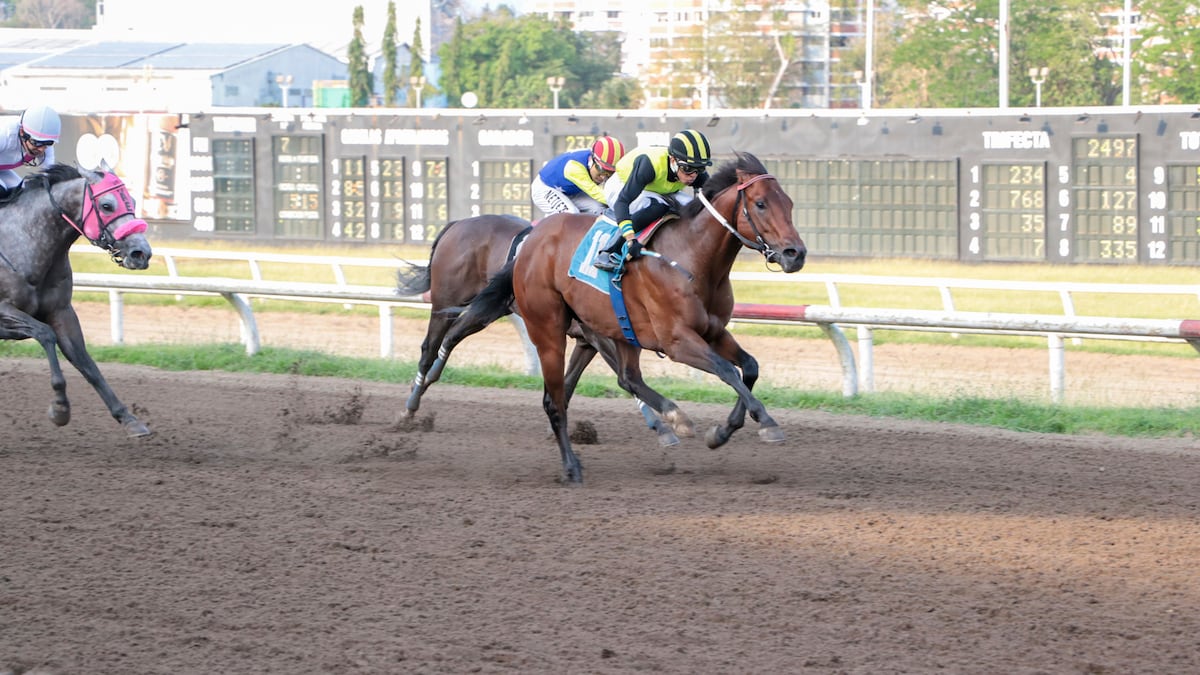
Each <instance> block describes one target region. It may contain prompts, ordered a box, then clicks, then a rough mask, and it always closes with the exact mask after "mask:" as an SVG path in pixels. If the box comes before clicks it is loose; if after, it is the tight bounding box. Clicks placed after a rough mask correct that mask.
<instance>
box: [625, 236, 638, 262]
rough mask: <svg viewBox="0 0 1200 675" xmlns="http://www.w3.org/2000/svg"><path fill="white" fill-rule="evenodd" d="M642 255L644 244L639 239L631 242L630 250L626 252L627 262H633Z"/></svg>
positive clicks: (635, 238)
mask: <svg viewBox="0 0 1200 675" xmlns="http://www.w3.org/2000/svg"><path fill="white" fill-rule="evenodd" d="M641 254H642V242H640V241H638V239H637V237H634V238H633V239H630V240H629V249H628V250H627V251H626V252H625V259H626V260H633V259H634V258H636V257H638V256H639V255H641Z"/></svg>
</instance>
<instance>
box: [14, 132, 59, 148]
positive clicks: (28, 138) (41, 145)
mask: <svg viewBox="0 0 1200 675" xmlns="http://www.w3.org/2000/svg"><path fill="white" fill-rule="evenodd" d="M20 136H21V140H22V141H25V142H26V143H30V144H32V145H33V146H34V147H35V148H48V147H50V146H51V145H54V141H39V140H38V139H36V138H34V137H33V136H30V135H29V134H27V133H25V132H24V131H22V132H21V134H20Z"/></svg>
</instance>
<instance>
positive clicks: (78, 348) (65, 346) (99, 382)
mask: <svg viewBox="0 0 1200 675" xmlns="http://www.w3.org/2000/svg"><path fill="white" fill-rule="evenodd" d="M50 327H51V328H53V329H54V334H55V336H57V337H58V348H59V349H61V350H62V353H63V356H66V357H67V360H68V361H70V362H71V364H72V365H74V366H75V368H76V370H78V371H79V372H80V373H81V374H82V375H83V379H85V380H87V381H88V383H89V384H91V385H92V388H93V389H95V390H96V393H97V394H99V395H100V399H101V400H102V401H104V405H106V406H108V412H109V413H111V414H112V416H113V419H115V420H116V421H117V422H118V423H119V424H120V425H121V427H122V428H124V429H125V433H127V434H129V435H130V436H135V437H136V436H149V435H150V434H151V433H152V432H151V431H150V428H149V427H147V426H146V425H145V424H142V422H141V420H139V419H138V418H137V417H136V416H135V415H134V414H133V413H131V412H129V409H128V408H126V407H125V404H124V403H121V400H120V399H119V398H117V395H116V394H115V393H113V390H112V387H110V386H108V381H107V380H105V379H104V376H103V375H101V374H100V367H99V366H97V365H96V362H95V361H93V360H92V357H91V355H90V354H88V353H87V346H86V345H85V344H84V340H83V329H82V328H81V327H80V326H79V317H78V316H77V315H76V314H75V310H74V309H73V308H71V307H70V306H68V307H66V308H65V309H63V310H60V311H58V312H55V313H54V315H53V316H51V318H50Z"/></svg>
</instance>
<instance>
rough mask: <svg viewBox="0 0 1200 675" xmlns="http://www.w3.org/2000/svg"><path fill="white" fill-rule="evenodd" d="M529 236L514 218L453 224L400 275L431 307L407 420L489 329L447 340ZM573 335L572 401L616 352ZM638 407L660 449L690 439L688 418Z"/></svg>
mask: <svg viewBox="0 0 1200 675" xmlns="http://www.w3.org/2000/svg"><path fill="white" fill-rule="evenodd" d="M530 231H531V224H530V222H529V221H527V220H524V219H522V218H518V217H516V216H512V215H481V216H473V217H471V218H464V219H462V220H456V221H452V222H451V223H449V224H448V225H446V227H444V228H442V231H441V232H439V233H438V235H437V237H436V238H435V239H434V240H433V245H432V246H431V248H430V251H429V264H427V265H406V266H403V267H401V268H400V269H399V270H398V272H397V290H398V291H399V293H400V294H402V295H420V294H423V293H428V294H429V303H430V312H429V325H428V326H427V328H426V330H425V339H424V340H423V341H422V342H421V357H420V360H419V361H418V363H417V375H416V377H415V379H414V380H413V385H412V390H411V391H410V392H409V396H408V400H407V402H406V403H405V411H404V413H403V417H405V418H409V419H411V418H412V417H413V416H415V415H416V413H417V410H418V409H419V408H420V406H421V397H422V396H424V395H425V392H426V391H428V389H429V387H430V386H431V385H433V383H434V382H437V381H438V379H439V378H440V377H441V374H442V371H443V369H444V368H445V366H446V362H447V360H449V358H450V353H451V352H452V351H453V350H454V348H455V346H456V345H457V344H458V342H460V341H461V339H463V338H465V337H467V335H468V334H474V333H475V332H478V331H479V330H482V329H483V328H485V327H486V325H478V326H475V327H473V328H472V329H471V330H470V331H469V332H463V333H461V334H460V338H459V339H457V340H454V341H453V342H446V341H445V337H446V334H447V333H448V332H449V331H450V329H451V328H452V327H454V326H455V325H456V324H457V322H458V319H459V317H460V314H461V310H462V309H463V308H464V307H466V306H467V305H468V304H469V303H470V302H471V300H473V299H474V298H475V296H476V295H478V294H479V291H481V290H483V288H484V287H485V286H487V283H488V279H490V278H491V277H492V275H494V274H495V273H496V272H498V271H500V269H501V268H503V267H504V265H505V263H507V262H508V260H510V259H511V258H512V254H513V251H514V250H515V248H516V246H517V244H519V243H520V242H521V241H522V240H523V239H524V237H525V235H527V234H528V233H529V232H530ZM495 318H499V317H495ZM513 319H514V322H515V323H516V324H517V327H518V330H520V331H522V332H524V323H523V322H522V321H521V319H520V317H519V316H516V315H514V317H513ZM493 320H495V319H493ZM570 334H571V337H573V338H575V340H576V342H575V347H574V349H573V350H572V351H571V359H570V363H569V365H568V367H567V375H566V388H567V398H568V399H569V398H570V396H571V394H572V393H573V392H574V390H575V386H576V385H577V384H578V383H579V378H580V377H582V375H583V372H584V370H586V369H587V366H588V365H589V364H590V363H591V362H592V360H593V359H594V358H595V357H596V354H598V353H599V354H601V355H602V356H603V358H604V359H605V361H607V362H608V364H609V365H610V366H611V367H612V368H613V370H614V371H615V370H616V368H617V361H616V359H617V356H616V347H615V346H614V345H613V344H612V341H611V340H609V339H608V338H604V337H600V336H594V335H589V334H588V332H587V331H585V329H583V328H582V327H580V326H578V325H573V326H572V328H571V333H570ZM638 408H639V411H640V412H641V413H642V416H643V417H644V418H645V420H646V425H647V426H648V427H650V429H652V430H653V431H654V432H655V433H656V434H658V441H659V444H660V445H662V446H664V447H666V446H670V445H675V444H678V443H679V437H678V436H677V435H676V432H677V431H678V433H679V434H681V435H685V436H687V435H691V434H692V430H691V426H690V422H688V423H686V424H685V423H684V422H685V421H686V417H684V416H682V415H680V420H678V421H675V422H674V423H673V424H666V423H664V422H663V421H662V420H661V419H660V418H659V416H658V415H657V414H655V412H654V411H653V410H651V409H650V408H648V407H647V406H646V405H645V404H643V403H641V402H640V401H639V402H638Z"/></svg>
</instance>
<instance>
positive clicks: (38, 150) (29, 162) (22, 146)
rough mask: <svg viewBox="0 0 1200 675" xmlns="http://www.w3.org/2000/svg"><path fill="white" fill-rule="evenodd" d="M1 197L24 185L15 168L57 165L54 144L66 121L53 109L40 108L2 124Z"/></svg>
mask: <svg viewBox="0 0 1200 675" xmlns="http://www.w3.org/2000/svg"><path fill="white" fill-rule="evenodd" d="M0 125H2V126H0V197H2V196H4V195H7V194H8V193H9V192H11V191H12V190H13V189H14V188H16V187H17V186H18V185H20V184H21V176H20V174H18V173H17V172H16V171H14V170H13V169H16V168H17V167H21V166H42V165H45V166H50V165H51V164H54V144H55V143H56V142H57V141H58V136H59V134H60V133H62V120H61V119H59V117H58V113H57V112H55V111H54V109H53V108H50V107H48V106H44V105H39V106H34V107H32V108H29V109H28V110H26V111H25V112H23V113H21V116H20V117H7V118H4V119H3V120H2V121H0Z"/></svg>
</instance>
